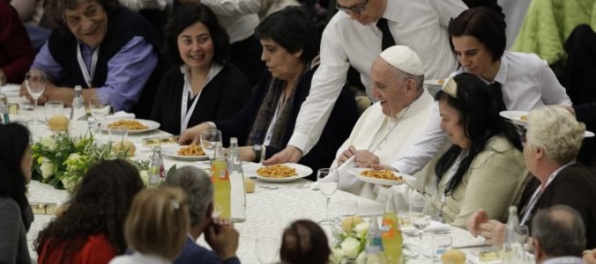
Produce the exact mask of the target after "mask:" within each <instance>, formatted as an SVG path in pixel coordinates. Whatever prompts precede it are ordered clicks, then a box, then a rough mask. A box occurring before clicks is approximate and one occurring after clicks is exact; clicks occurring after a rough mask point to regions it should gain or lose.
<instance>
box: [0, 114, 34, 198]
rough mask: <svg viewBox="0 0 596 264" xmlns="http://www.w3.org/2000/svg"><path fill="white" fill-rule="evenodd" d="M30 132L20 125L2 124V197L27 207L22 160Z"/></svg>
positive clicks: (0, 134) (0, 177) (0, 161)
mask: <svg viewBox="0 0 596 264" xmlns="http://www.w3.org/2000/svg"><path fill="white" fill-rule="evenodd" d="M29 140H30V136H29V130H28V129H27V128H26V127H25V126H23V125H21V124H19V123H9V124H0V181H1V182H2V184H0V197H11V198H12V199H14V200H15V201H16V202H17V203H18V204H19V206H20V207H21V208H24V207H25V206H26V205H27V200H26V197H25V178H24V175H23V172H22V171H21V160H22V159H23V156H24V154H25V151H27V147H28V146H29Z"/></svg>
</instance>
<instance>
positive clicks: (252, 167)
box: [242, 163, 312, 182]
mask: <svg viewBox="0 0 596 264" xmlns="http://www.w3.org/2000/svg"><path fill="white" fill-rule="evenodd" d="M283 165H286V166H288V167H290V168H294V169H296V173H297V174H298V175H297V176H291V177H286V178H267V177H263V176H259V175H258V174H257V170H258V169H260V168H262V167H263V164H261V163H243V164H242V169H243V170H244V175H245V176H247V177H256V178H257V179H259V180H261V181H264V182H291V181H295V180H298V179H301V178H304V177H307V176H309V175H311V174H312V169H311V168H309V167H308V166H304V165H302V164H298V163H283Z"/></svg>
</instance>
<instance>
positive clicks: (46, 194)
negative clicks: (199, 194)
mask: <svg viewBox="0 0 596 264" xmlns="http://www.w3.org/2000/svg"><path fill="white" fill-rule="evenodd" d="M24 100H25V99H24V98H19V97H9V102H11V103H15V102H17V103H23V102H24ZM39 108H40V109H38V110H37V111H36V112H37V113H41V112H43V106H40V107H39ZM25 109H26V107H22V108H21V110H20V111H19V114H18V115H11V120H13V121H16V122H23V123H26V122H28V121H30V120H31V118H32V116H33V111H31V110H25ZM65 112H66V113H68V109H66V110H65ZM87 128H88V124H87V122H83V121H76V122H75V123H73V129H72V130H71V133H85V132H87ZM30 130H31V132H32V138H33V140H34V141H38V140H40V139H41V138H44V137H48V136H50V135H51V134H52V133H53V132H51V131H50V130H49V128H48V127H47V126H46V125H44V124H41V125H35V126H30ZM76 131H78V132H76ZM161 136H169V134H168V133H166V132H164V131H160V130H158V129H157V130H154V131H150V132H147V133H142V134H129V135H128V138H129V140H131V141H132V142H133V143H135V145H136V146H137V152H136V153H135V156H134V157H133V158H134V159H149V157H150V156H151V154H152V153H151V151H150V150H149V149H148V148H145V147H142V144H141V142H142V140H143V139H144V138H148V137H161ZM95 137H96V139H97V140H100V141H101V140H106V139H107V137H108V135H107V134H106V133H105V132H104V133H98V134H96V135H95ZM164 165H165V168H166V170H167V169H168V168H170V167H171V166H173V165H176V166H178V167H180V166H197V167H199V168H203V169H205V168H206V166H205V163H204V162H193V161H183V160H176V159H170V158H164ZM312 184H313V182H310V181H307V180H303V179H299V180H296V181H293V182H287V183H271V182H262V181H259V180H255V190H254V192H253V193H248V194H247V195H246V208H247V211H246V221H244V222H240V223H235V224H234V226H235V228H236V229H237V230H238V231H239V233H240V241H239V248H238V251H237V256H238V257H239V258H240V260H241V262H242V263H249V264H250V263H260V262H259V260H258V258H257V255H256V246H255V240H256V238H258V237H260V236H263V235H274V236H275V235H277V236H279V237H280V238H281V235H282V232H283V229H284V228H286V227H287V226H288V225H289V224H290V223H291V222H293V221H295V220H298V219H310V220H313V221H321V220H323V219H325V217H326V213H327V211H326V206H325V204H326V203H325V199H326V198H325V196H323V195H322V194H321V193H320V192H319V191H317V190H313V189H312V188H311V185H312ZM28 198H29V201H30V203H55V204H56V205H61V204H63V203H65V202H66V201H67V200H68V199H69V194H68V192H67V191H66V190H59V189H55V188H54V187H52V186H50V185H47V184H43V183H41V182H38V181H32V182H31V183H30V184H29V186H28ZM346 200H348V201H355V202H356V204H357V209H356V214H358V215H361V216H363V217H364V218H367V219H368V217H369V216H373V215H381V214H382V213H383V209H384V205H383V204H382V203H380V202H377V201H374V200H369V199H366V198H363V197H359V196H356V195H353V194H351V193H347V192H344V191H341V190H337V191H336V192H335V193H334V194H333V196H332V198H331V211H332V213H331V216H332V217H336V216H337V215H338V214H341V209H342V208H341V204H342V201H346ZM352 203H353V202H352ZM54 218H55V216H54V215H35V220H34V222H33V223H32V226H31V228H30V230H29V232H28V235H27V239H28V244H29V251H30V254H31V256H32V259H33V260H34V262H36V261H35V259H36V258H37V253H36V252H35V248H34V247H33V244H34V241H35V240H36V239H37V236H38V234H39V232H40V231H41V230H43V228H44V227H45V226H47V225H48V223H50V222H51V221H52V219H54ZM338 225H339V224H338ZM323 229H324V230H325V231H326V233H327V234H328V237H329V240H330V242H333V241H334V240H333V237H332V231H333V230H334V228H332V226H329V225H323ZM445 235H447V236H450V237H451V238H452V241H453V242H452V246H453V247H464V248H466V249H464V252H466V254H467V255H468V256H469V259H470V260H471V259H473V257H474V255H475V254H477V253H478V252H479V251H480V250H494V248H491V247H490V246H485V242H484V240H483V239H482V238H474V237H472V236H471V235H470V234H469V232H467V231H466V230H463V229H460V228H457V227H452V226H449V227H448V228H447V229H446V230H442V231H441V232H440V233H433V232H424V236H423V239H422V240H420V239H419V237H418V236H417V235H413V234H409V233H405V232H404V244H405V246H406V248H407V249H408V250H410V251H418V252H414V253H411V254H410V255H423V256H427V258H426V259H424V258H423V259H410V258H406V262H407V263H433V261H434V262H437V259H433V258H432V247H433V240H434V239H435V237H436V236H445ZM197 243H199V244H201V245H203V246H206V247H208V245H207V243H206V242H205V241H204V239H203V238H202V237H201V238H199V239H198V240H197ZM270 250H272V251H276V250H278V248H271V249H270ZM407 255H408V254H406V256H407ZM469 263H475V261H469Z"/></svg>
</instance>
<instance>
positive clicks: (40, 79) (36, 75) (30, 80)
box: [25, 71, 48, 125]
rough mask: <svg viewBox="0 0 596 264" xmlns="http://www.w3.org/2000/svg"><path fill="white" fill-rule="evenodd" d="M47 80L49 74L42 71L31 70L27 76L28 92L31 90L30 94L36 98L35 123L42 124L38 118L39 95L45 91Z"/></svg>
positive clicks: (34, 107) (34, 108)
mask: <svg viewBox="0 0 596 264" xmlns="http://www.w3.org/2000/svg"><path fill="white" fill-rule="evenodd" d="M47 82H48V77H47V75H46V74H45V73H43V72H40V71H30V72H28V73H27V75H26V76H25V86H26V87H27V92H29V95H31V97H32V98H33V100H35V104H34V105H33V121H32V124H33V125H39V124H40V122H39V120H38V119H37V99H39V97H40V96H41V95H42V94H43V92H44V91H45V89H46V83H47Z"/></svg>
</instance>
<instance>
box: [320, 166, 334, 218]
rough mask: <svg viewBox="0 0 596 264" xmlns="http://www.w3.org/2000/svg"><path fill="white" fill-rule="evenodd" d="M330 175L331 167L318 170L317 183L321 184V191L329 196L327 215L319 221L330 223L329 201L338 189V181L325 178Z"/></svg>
mask: <svg viewBox="0 0 596 264" xmlns="http://www.w3.org/2000/svg"><path fill="white" fill-rule="evenodd" d="M327 176H329V169H327V168H326V169H319V171H318V172H317V184H318V185H319V190H320V191H321V193H322V194H323V195H324V196H325V197H326V198H327V203H326V207H325V208H326V209H325V212H326V216H325V220H323V221H320V222H319V223H328V224H330V223H331V221H330V220H329V202H331V196H332V195H333V194H334V193H335V190H337V181H333V180H331V181H330V180H328V179H327V180H326V179H325V178H326V177H327Z"/></svg>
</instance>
